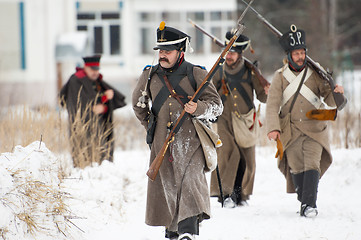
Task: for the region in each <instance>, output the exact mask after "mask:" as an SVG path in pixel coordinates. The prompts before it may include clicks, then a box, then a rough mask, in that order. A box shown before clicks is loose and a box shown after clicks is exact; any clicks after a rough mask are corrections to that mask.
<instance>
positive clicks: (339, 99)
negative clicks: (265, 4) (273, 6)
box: [242, 0, 347, 111]
mask: <svg viewBox="0 0 361 240" xmlns="http://www.w3.org/2000/svg"><path fill="white" fill-rule="evenodd" d="M242 1H243V2H244V3H245V4H247V5H248V3H247V2H246V1H245V0H242ZM250 8H251V9H252V11H253V12H254V13H256V15H257V18H258V19H259V20H260V21H261V22H263V24H265V25H266V27H267V28H268V29H269V30H271V32H272V33H273V34H275V35H276V36H277V37H278V38H281V37H282V33H281V32H280V31H278V30H277V28H275V27H274V26H273V25H272V24H271V23H270V22H268V21H267V20H266V19H265V18H264V17H263V16H262V15H261V14H260V13H259V12H257V11H256V10H255V9H254V8H253V7H251V6H250ZM306 59H307V65H308V66H309V67H311V68H312V69H313V70H314V71H315V72H316V73H317V74H318V75H319V76H320V77H321V78H322V79H324V80H326V81H327V82H328V83H329V85H330V87H331V89H332V95H333V98H334V100H335V103H336V106H337V109H338V110H340V111H341V110H342V109H343V108H344V107H345V105H346V103H347V98H346V97H345V96H344V95H343V94H342V93H336V92H334V91H333V90H334V89H335V86H336V83H335V80H334V79H333V78H332V76H331V74H330V73H328V72H327V71H325V70H324V69H323V68H322V67H321V66H320V65H319V64H317V63H316V62H315V61H314V60H313V59H312V58H311V57H310V56H308V55H306Z"/></svg>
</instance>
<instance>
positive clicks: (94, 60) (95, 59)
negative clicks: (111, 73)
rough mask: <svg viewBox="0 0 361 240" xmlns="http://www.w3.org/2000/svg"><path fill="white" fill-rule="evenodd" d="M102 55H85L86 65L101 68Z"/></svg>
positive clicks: (95, 68)
mask: <svg viewBox="0 0 361 240" xmlns="http://www.w3.org/2000/svg"><path fill="white" fill-rule="evenodd" d="M100 58H101V56H99V55H97V56H89V57H83V60H84V65H85V66H88V67H91V68H92V69H94V70H99V65H100V64H99V62H100Z"/></svg>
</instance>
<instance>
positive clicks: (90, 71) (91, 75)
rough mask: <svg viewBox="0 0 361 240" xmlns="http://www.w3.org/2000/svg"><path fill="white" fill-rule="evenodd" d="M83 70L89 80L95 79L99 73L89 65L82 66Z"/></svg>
mask: <svg viewBox="0 0 361 240" xmlns="http://www.w3.org/2000/svg"><path fill="white" fill-rule="evenodd" d="M84 72H85V74H86V75H87V76H88V78H90V80H93V81H95V80H97V79H98V77H99V74H100V73H99V70H95V69H92V68H91V67H89V66H85V67H84Z"/></svg>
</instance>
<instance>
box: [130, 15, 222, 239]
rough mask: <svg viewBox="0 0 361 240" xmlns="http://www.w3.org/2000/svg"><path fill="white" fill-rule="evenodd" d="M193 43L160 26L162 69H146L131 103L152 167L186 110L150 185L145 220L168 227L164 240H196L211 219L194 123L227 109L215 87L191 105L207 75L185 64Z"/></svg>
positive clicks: (160, 59) (156, 48) (207, 89)
mask: <svg viewBox="0 0 361 240" xmlns="http://www.w3.org/2000/svg"><path fill="white" fill-rule="evenodd" d="M189 40H190V37H189V36H188V35H187V34H185V33H183V32H181V31H179V30H177V29H175V28H172V27H168V26H165V24H164V22H162V23H161V25H160V26H159V28H158V29H157V46H156V47H154V50H159V52H158V54H159V58H158V59H159V63H158V64H157V65H155V66H149V67H146V68H145V69H144V71H143V73H142V74H141V76H140V77H139V79H138V83H137V86H136V87H135V89H134V91H133V97H132V98H133V100H132V101H133V110H134V112H135V115H136V116H137V118H138V119H139V121H140V122H141V124H142V125H143V126H144V127H145V128H146V129H147V130H148V134H147V143H148V144H149V145H150V146H151V155H150V164H151V163H152V161H153V160H154V158H155V157H156V155H157V154H158V152H159V151H160V150H161V148H162V146H163V143H164V141H165V140H166V138H167V135H168V133H169V131H170V129H172V127H173V124H174V123H175V122H176V121H177V119H178V117H179V116H180V114H181V112H182V111H183V109H184V110H185V111H186V114H187V117H186V120H185V121H184V122H183V124H182V125H181V127H180V130H179V131H178V132H177V133H176V134H175V136H174V139H173V141H172V142H171V143H170V145H169V147H168V149H167V151H166V153H165V156H164V160H163V163H162V165H161V167H160V170H159V173H158V175H157V177H156V178H155V180H154V181H150V180H149V181H148V191H147V209H146V220H145V221H146V224H148V225H150V226H165V228H166V231H165V237H166V238H169V239H179V240H192V239H194V236H195V235H198V234H199V223H200V222H201V221H202V220H204V219H208V218H210V201H209V191H208V185H207V180H206V176H205V167H206V166H205V164H206V161H205V156H204V152H203V150H202V147H201V143H200V139H199V137H198V135H197V132H196V130H195V126H194V124H193V122H192V118H199V119H204V120H206V121H207V120H208V119H213V118H215V117H217V116H218V115H220V114H221V113H222V109H223V106H222V103H221V99H220V97H219V95H218V94H217V91H216V90H215V87H214V86H213V84H212V83H210V84H209V86H208V87H207V88H206V89H205V91H204V92H203V93H202V94H201V96H200V98H199V100H198V101H197V102H193V101H189V97H190V96H192V95H194V93H195V91H196V90H197V88H198V86H199V85H200V84H201V83H202V81H203V79H204V78H205V76H206V75H207V71H206V70H204V69H203V68H201V67H199V66H195V65H193V64H191V63H189V62H187V61H186V60H185V54H184V53H185V51H186V50H188V49H190V45H189ZM150 101H151V103H152V104H151V109H149V106H150V105H149V102H150ZM151 129H153V130H152V131H151Z"/></svg>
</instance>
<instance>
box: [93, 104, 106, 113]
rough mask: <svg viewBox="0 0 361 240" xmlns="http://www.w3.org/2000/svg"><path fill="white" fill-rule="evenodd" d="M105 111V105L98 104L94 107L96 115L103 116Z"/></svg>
mask: <svg viewBox="0 0 361 240" xmlns="http://www.w3.org/2000/svg"><path fill="white" fill-rule="evenodd" d="M104 110H105V106H104V104H97V105H95V106H94V107H93V113H95V114H97V115H98V114H102V113H103V112H104Z"/></svg>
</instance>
